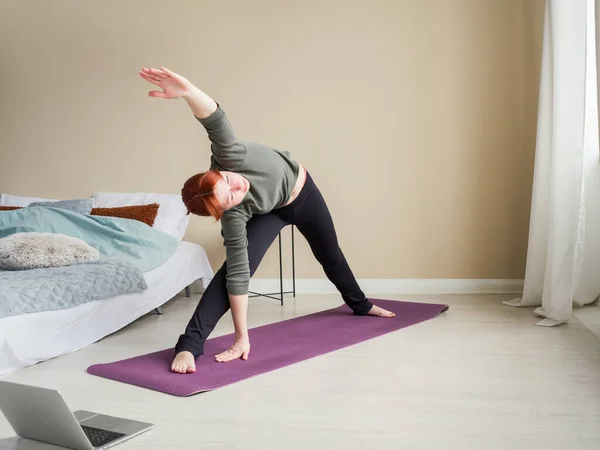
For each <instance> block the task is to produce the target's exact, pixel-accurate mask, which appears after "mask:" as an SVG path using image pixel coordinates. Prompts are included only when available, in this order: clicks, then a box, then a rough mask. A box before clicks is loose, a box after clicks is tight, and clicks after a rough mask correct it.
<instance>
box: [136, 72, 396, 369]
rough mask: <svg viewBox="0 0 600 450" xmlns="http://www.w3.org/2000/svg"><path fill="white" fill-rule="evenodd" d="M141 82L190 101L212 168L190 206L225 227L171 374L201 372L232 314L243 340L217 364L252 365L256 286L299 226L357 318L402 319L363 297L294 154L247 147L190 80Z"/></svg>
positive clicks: (172, 76)
mask: <svg viewBox="0 0 600 450" xmlns="http://www.w3.org/2000/svg"><path fill="white" fill-rule="evenodd" d="M140 76H141V77H142V78H143V79H145V80H147V81H149V82H150V83H152V84H154V85H156V86H158V87H159V88H161V89H162V91H151V92H149V95H150V96H152V97H157V98H166V99H173V98H183V99H184V100H185V101H186V102H187V104H188V105H189V107H190V109H191V110H192V112H193V113H194V116H195V117H196V119H197V120H198V121H199V122H200V123H201V124H202V125H203V126H204V128H205V129H206V131H207V133H208V137H209V139H210V141H211V150H212V156H211V161H210V169H209V170H208V171H207V172H202V173H198V174H196V175H194V176H192V177H191V178H190V179H188V180H187V181H186V182H185V184H184V186H183V189H182V192H181V193H182V198H183V202H184V203H185V205H186V206H187V208H188V211H189V212H191V213H192V214H197V215H200V216H212V217H214V218H215V219H216V220H220V221H221V230H222V236H223V240H224V244H225V249H226V260H225V263H224V264H223V266H222V267H221V268H220V269H219V270H218V271H217V273H216V274H215V276H214V278H213V279H212V281H211V282H210V283H209V285H208V287H207V289H206V291H205V292H204V294H203V296H202V300H201V301H200V303H199V304H198V307H197V308H196V311H195V312H194V315H193V316H192V318H191V320H190V321H189V323H188V325H187V327H186V329H185V332H184V334H182V335H181V336H180V337H179V340H178V342H177V344H176V346H175V358H174V360H173V363H172V365H171V370H172V371H174V372H178V373H189V372H195V370H196V368H195V360H196V358H197V357H199V356H200V355H202V354H203V353H204V342H205V341H206V339H207V338H208V336H209V334H210V333H211V332H212V330H213V329H214V327H215V326H216V324H217V322H218V321H219V319H220V318H221V317H222V316H223V315H224V314H225V313H226V312H227V311H228V309H229V308H230V307H231V312H232V316H233V323H234V328H235V341H234V343H233V345H232V346H231V347H230V348H229V349H228V350H227V351H225V352H223V353H221V354H219V355H216V356H215V358H216V360H217V361H220V362H225V361H231V360H232V359H236V358H240V357H241V358H242V359H247V358H248V354H249V352H250V341H249V338H248V327H247V323H246V316H247V308H248V286H249V282H250V277H251V276H252V275H253V274H254V272H255V271H256V269H257V267H258V265H259V263H260V261H261V259H262V258H263V256H264V254H265V252H266V251H267V249H268V248H269V247H270V245H271V244H272V243H273V241H274V239H275V238H276V237H277V235H278V233H279V232H280V231H281V229H282V228H283V227H284V226H286V225H290V224H293V225H295V226H296V227H297V229H298V231H300V233H302V235H303V236H304V237H305V238H306V240H307V242H308V244H309V245H310V248H311V250H312V252H313V254H314V256H315V258H316V259H317V260H318V261H319V263H320V264H321V265H322V267H323V269H324V272H325V274H326V276H327V277H328V279H329V280H330V281H331V282H332V283H333V284H334V285H335V286H336V288H337V289H338V291H339V292H340V294H341V296H342V298H343V299H344V302H345V303H346V304H347V305H348V306H349V307H350V308H351V309H352V311H353V312H354V314H356V315H373V316H379V317H394V314H393V313H391V312H389V311H386V310H384V309H382V308H380V307H378V306H375V305H373V304H372V303H371V302H370V301H369V300H368V299H367V297H366V296H365V294H364V293H363V292H362V290H361V289H360V287H359V286H358V283H357V282H356V279H355V278H354V275H353V274H352V271H351V270H350V267H349V266H348V263H347V262H346V258H345V257H344V254H343V253H342V250H341V249H340V247H339V245H338V240H337V236H336V232H335V228H334V225H333V221H332V219H331V215H330V214H329V210H328V209H327V205H326V204H325V200H324V199H323V197H322V196H321V193H320V192H319V189H318V188H317V186H316V185H315V183H314V181H313V180H312V178H311V177H310V175H309V174H308V173H307V171H306V169H305V168H304V167H302V166H301V165H300V164H298V163H297V162H296V161H295V160H293V159H292V158H291V157H290V154H289V153H288V152H286V151H281V150H277V149H273V148H270V147H268V146H265V145H262V144H258V143H254V142H246V141H241V140H239V139H238V138H237V137H236V136H235V134H234V132H233V130H232V128H231V125H230V123H229V121H228V120H227V117H226V116H225V113H224V112H223V110H222V109H221V107H220V106H219V105H218V104H217V103H216V102H215V101H214V100H213V99H211V98H210V97H209V96H208V95H206V94H205V93H204V92H202V91H201V90H200V89H198V88H197V87H196V86H194V85H193V84H192V83H190V82H189V81H188V80H187V79H186V78H184V77H182V76H181V75H179V74H176V73H174V72H172V71H170V70H169V69H167V68H164V67H161V68H160V69H148V68H143V69H142V70H141V71H140Z"/></svg>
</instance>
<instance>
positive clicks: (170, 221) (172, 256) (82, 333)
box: [0, 194, 214, 375]
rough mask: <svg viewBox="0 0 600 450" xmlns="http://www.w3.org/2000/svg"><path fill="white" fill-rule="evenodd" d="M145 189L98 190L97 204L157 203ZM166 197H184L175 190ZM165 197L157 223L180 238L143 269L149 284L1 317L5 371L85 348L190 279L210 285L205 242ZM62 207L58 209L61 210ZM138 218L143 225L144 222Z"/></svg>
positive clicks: (22, 203) (0, 358) (0, 368)
mask: <svg viewBox="0 0 600 450" xmlns="http://www.w3.org/2000/svg"><path fill="white" fill-rule="evenodd" d="M140 195H142V194H110V195H105V196H104V197H103V196H101V195H100V196H98V195H96V194H95V196H94V198H93V200H94V204H95V205H96V206H97V207H115V205H118V206H116V207H120V206H130V205H136V204H155V202H156V197H152V196H151V195H149V194H143V197H140ZM165 198H167V199H168V200H169V201H173V200H179V199H177V198H176V197H174V196H171V197H165ZM165 198H162V204H160V208H162V213H163V214H162V216H160V215H158V214H157V217H156V219H157V220H156V227H158V228H159V229H160V230H161V232H166V233H168V234H170V235H171V236H174V237H175V238H176V239H175V240H173V241H176V242H175V244H174V247H173V248H172V251H171V252H170V253H169V256H168V258H164V261H163V260H160V264H158V263H157V264H155V267H153V268H152V269H151V270H147V271H143V272H142V273H143V278H144V280H145V284H146V288H145V289H144V290H142V291H138V292H131V293H126V294H121V295H116V296H111V297H105V298H102V299H99V300H94V301H86V302H83V303H81V304H77V305H76V306H72V307H63V308H61V309H55V310H46V311H39V312H32V313H28V314H13V315H10V316H8V317H2V318H0V375H2V374H5V373H7V372H11V371H14V370H17V369H20V368H24V367H27V366H31V365H33V364H37V363H40V362H43V361H46V360H49V359H52V358H56V357H59V356H61V355H64V354H67V353H71V352H74V351H77V350H80V349H82V348H84V347H86V346H88V345H91V344H93V343H95V342H97V341H98V340H100V339H102V338H103V337H105V336H108V335H110V334H112V333H114V332H116V331H118V330H120V329H122V328H124V327H126V326H127V325H129V324H130V323H132V322H133V321H135V320H136V319H138V318H140V317H141V316H144V315H146V314H148V313H152V312H153V311H156V310H157V308H160V307H161V306H162V305H164V304H165V303H166V302H168V301H169V300H171V299H173V298H174V297H176V296H177V295H178V294H181V293H182V292H183V291H187V289H186V288H189V287H190V286H191V285H197V286H199V287H200V288H201V289H202V288H205V287H206V286H207V285H208V283H209V282H210V280H211V279H212V277H213V275H214V274H213V271H212V268H211V265H210V263H209V260H208V258H207V255H206V253H205V251H204V249H203V248H202V247H201V246H200V245H198V244H196V243H193V242H189V241H186V240H183V234H184V233H185V229H186V227H187V218H186V217H182V214H181V211H179V213H178V214H173V210H171V211H169V206H168V205H166V206H165V203H168V202H166V201H165ZM35 200H36V199H31V198H25V197H21V198H19V197H15V196H7V195H5V194H3V195H2V197H0V206H2V205H3V204H4V205H5V206H6V205H8V204H12V205H15V203H17V205H16V206H18V207H21V208H25V207H27V206H28V205H29V204H30V203H32V202H33V201H35ZM37 200H39V199H37ZM49 201H53V200H49ZM179 201H180V200H179ZM98 205H102V206H98ZM107 205H108V206H107ZM178 207H179V206H178ZM160 208H159V210H160ZM29 209H32V210H33V209H35V208H29ZM47 209H48V210H49V211H50V210H54V208H47ZM57 211H58V210H55V211H54V213H56V214H57V216H58V214H59V213H58V212H57ZM184 216H185V214H184ZM50 217H54V216H50ZM159 219H160V220H159ZM124 220H126V221H127V222H128V220H127V219H124ZM135 223H136V224H138V225H139V222H135ZM146 255H147V253H146V254H144V256H146ZM157 261H158V260H157ZM40 335H41V336H43V339H40Z"/></svg>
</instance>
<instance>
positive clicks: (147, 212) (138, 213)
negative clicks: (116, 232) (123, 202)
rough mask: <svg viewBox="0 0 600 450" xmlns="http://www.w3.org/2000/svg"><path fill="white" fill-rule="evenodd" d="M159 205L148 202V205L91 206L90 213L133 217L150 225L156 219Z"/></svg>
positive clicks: (125, 217) (124, 217)
mask: <svg viewBox="0 0 600 450" xmlns="http://www.w3.org/2000/svg"><path fill="white" fill-rule="evenodd" d="M159 206H160V205H159V204H158V203H150V204H148V205H134V206H117V207H114V208H92V212H91V213H90V214H91V215H92V216H110V217H121V218H123V219H133V220H138V221H140V222H143V223H145V224H146V225H149V226H152V225H154V221H155V220H156V215H157V214H158V207H159Z"/></svg>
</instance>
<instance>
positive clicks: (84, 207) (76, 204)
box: [29, 198, 93, 215]
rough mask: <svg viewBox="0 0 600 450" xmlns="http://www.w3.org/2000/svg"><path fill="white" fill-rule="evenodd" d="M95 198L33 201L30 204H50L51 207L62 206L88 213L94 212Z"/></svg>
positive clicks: (80, 212) (62, 207)
mask: <svg viewBox="0 0 600 450" xmlns="http://www.w3.org/2000/svg"><path fill="white" fill-rule="evenodd" d="M92 203H93V200H92V199H91V198H77V199H74V200H58V201H56V202H33V203H30V204H29V206H30V207H31V206H48V207H51V208H61V209H67V210H69V211H73V212H76V213H79V214H83V215H88V214H90V213H91V212H92V207H93V204H92Z"/></svg>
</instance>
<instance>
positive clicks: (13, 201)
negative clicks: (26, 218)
mask: <svg viewBox="0 0 600 450" xmlns="http://www.w3.org/2000/svg"><path fill="white" fill-rule="evenodd" d="M56 201H58V200H55V199H52V198H38V197H22V196H20V195H11V194H2V195H0V206H22V207H25V206H29V204H30V203H33V202H56Z"/></svg>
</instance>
